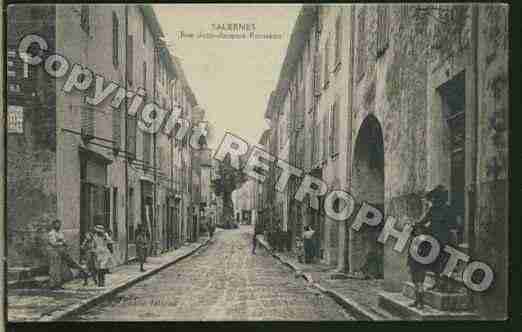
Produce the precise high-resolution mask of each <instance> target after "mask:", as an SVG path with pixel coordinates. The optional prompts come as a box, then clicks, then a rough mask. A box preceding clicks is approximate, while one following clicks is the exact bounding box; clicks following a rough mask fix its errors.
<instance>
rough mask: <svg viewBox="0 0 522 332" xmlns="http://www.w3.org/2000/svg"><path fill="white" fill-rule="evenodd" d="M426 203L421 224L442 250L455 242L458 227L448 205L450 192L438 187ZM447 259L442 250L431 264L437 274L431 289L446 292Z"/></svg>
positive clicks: (426, 196)
mask: <svg viewBox="0 0 522 332" xmlns="http://www.w3.org/2000/svg"><path fill="white" fill-rule="evenodd" d="M425 201H426V202H427V203H428V206H429V207H428V209H427V212H426V214H425V215H424V216H423V217H422V218H421V220H420V221H419V223H420V224H421V225H423V226H425V227H427V232H428V233H429V235H431V236H433V237H434V238H435V239H437V241H438V242H439V244H440V248H441V249H442V248H444V246H445V245H447V244H450V243H451V242H453V241H452V240H453V239H452V234H455V233H454V231H455V229H456V228H457V227H458V226H457V223H456V217H455V213H454V212H453V210H452V208H451V207H450V206H449V204H448V190H447V189H446V188H445V187H444V186H443V185H438V186H436V187H435V188H434V189H433V190H431V191H429V192H428V193H427V194H426V195H425ZM447 259H448V256H447V255H445V253H443V252H442V250H441V253H440V254H439V255H438V257H437V259H436V260H435V262H433V264H431V266H430V269H431V270H432V271H433V272H434V273H435V284H434V285H433V287H431V288H430V289H433V290H444V289H445V288H446V286H447V281H448V280H447V277H444V278H442V277H441V273H442V271H443V270H444V266H445V265H446V262H447Z"/></svg>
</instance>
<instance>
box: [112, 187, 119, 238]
mask: <svg viewBox="0 0 522 332" xmlns="http://www.w3.org/2000/svg"><path fill="white" fill-rule="evenodd" d="M112 238H113V239H115V240H117V239H118V187H113V188H112Z"/></svg>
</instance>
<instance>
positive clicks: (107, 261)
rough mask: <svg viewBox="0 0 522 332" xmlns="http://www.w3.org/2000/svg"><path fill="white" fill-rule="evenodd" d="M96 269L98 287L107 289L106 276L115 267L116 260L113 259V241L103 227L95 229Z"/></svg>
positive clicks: (99, 226) (98, 226)
mask: <svg viewBox="0 0 522 332" xmlns="http://www.w3.org/2000/svg"><path fill="white" fill-rule="evenodd" d="M93 240H94V267H95V269H96V274H97V279H98V286H100V287H105V274H107V272H109V269H110V268H111V267H113V266H114V265H115V264H114V259H113V257H112V244H113V241H112V239H111V238H110V236H109V234H107V233H106V232H105V228H104V227H103V225H96V226H95V227H94V236H93Z"/></svg>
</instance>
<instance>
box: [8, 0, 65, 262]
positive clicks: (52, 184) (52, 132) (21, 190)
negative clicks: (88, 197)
mask: <svg viewBox="0 0 522 332" xmlns="http://www.w3.org/2000/svg"><path fill="white" fill-rule="evenodd" d="M7 17H8V21H7V36H8V49H10V50H16V49H17V45H18V42H19V41H20V40H21V38H23V36H25V35H27V34H30V33H36V34H38V35H40V36H42V37H44V39H46V40H47V42H48V44H49V46H50V51H51V52H52V50H53V49H54V24H55V22H54V6H27V5H12V6H10V7H9V8H8V15H7ZM14 62H15V68H14V70H15V72H16V76H15V78H14V79H13V82H14V83H18V84H20V87H21V90H20V92H19V93H9V94H8V98H7V103H8V105H18V106H22V107H23V108H24V125H23V126H24V132H23V133H22V134H9V135H8V137H7V198H6V204H7V240H8V259H9V261H8V262H9V266H10V267H12V266H20V265H24V266H35V265H45V264H46V262H45V249H44V243H45V237H44V236H45V235H46V233H47V231H48V226H49V222H50V221H51V220H52V219H53V218H55V217H56V111H55V84H54V81H53V80H51V79H49V78H48V77H47V75H46V74H45V73H44V72H43V70H42V67H40V66H38V67H31V66H30V67H29V75H30V76H29V77H28V78H24V77H23V65H22V62H21V59H20V58H18V56H17V57H16V58H15V59H14Z"/></svg>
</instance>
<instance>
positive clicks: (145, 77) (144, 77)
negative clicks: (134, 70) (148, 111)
mask: <svg viewBox="0 0 522 332" xmlns="http://www.w3.org/2000/svg"><path fill="white" fill-rule="evenodd" d="M142 87H143V89H144V90H145V91H147V62H145V61H143V86H142Z"/></svg>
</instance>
